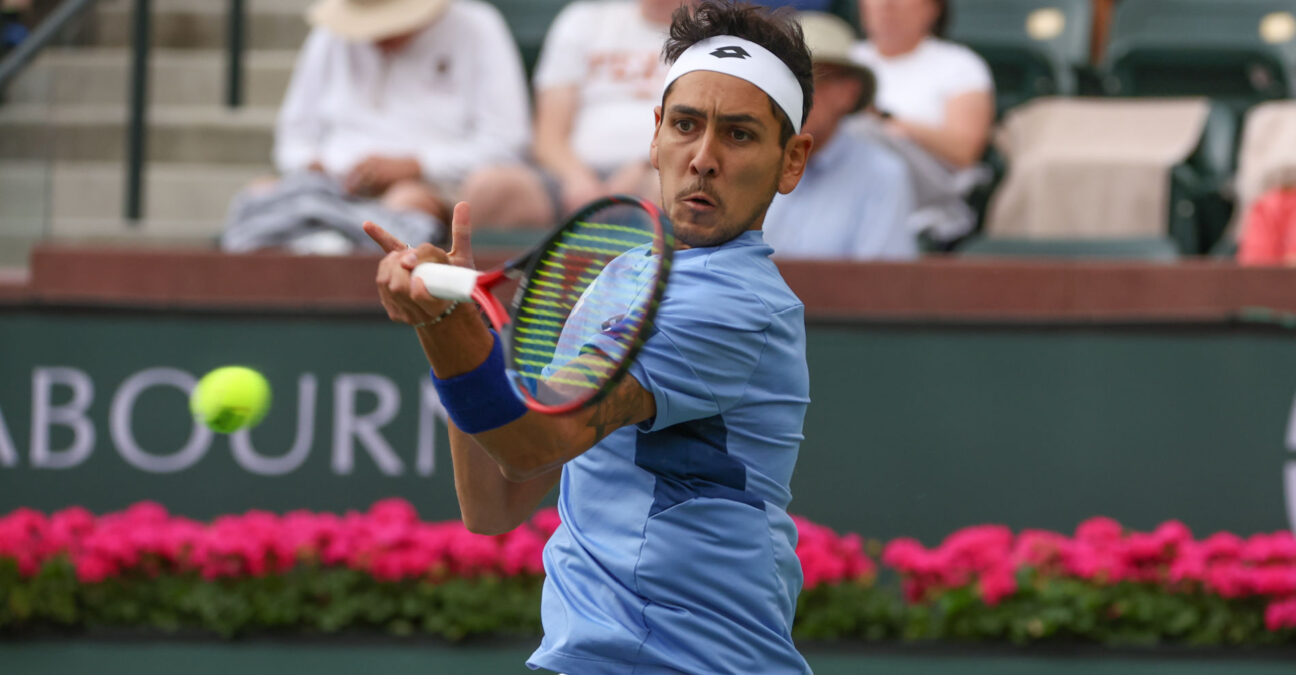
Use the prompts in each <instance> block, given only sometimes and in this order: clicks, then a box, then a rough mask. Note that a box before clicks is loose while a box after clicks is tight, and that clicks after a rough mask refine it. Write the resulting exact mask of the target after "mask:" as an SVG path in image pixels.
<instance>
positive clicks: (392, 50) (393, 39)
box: [374, 30, 419, 56]
mask: <svg viewBox="0 0 1296 675" xmlns="http://www.w3.org/2000/svg"><path fill="white" fill-rule="evenodd" d="M418 34H419V31H417V30H415V31H410V32H408V33H401V34H399V35H392V36H389V37H385V38H382V39H381V40H377V41H375V42H374V44H375V45H377V47H378V49H379V50H380V51H381V52H382V53H384V54H386V55H388V56H391V55H393V54H396V53H398V52H400V51H401V50H403V49H405V48H406V47H408V46H409V43H411V42H413V41H414V38H415V36H417V35H418Z"/></svg>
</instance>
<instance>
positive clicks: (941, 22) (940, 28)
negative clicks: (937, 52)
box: [931, 0, 950, 38]
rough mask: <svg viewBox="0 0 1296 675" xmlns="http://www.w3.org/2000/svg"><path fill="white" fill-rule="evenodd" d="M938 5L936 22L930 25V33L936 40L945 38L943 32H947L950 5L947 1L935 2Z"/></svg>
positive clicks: (938, 0) (936, 0)
mask: <svg viewBox="0 0 1296 675" xmlns="http://www.w3.org/2000/svg"><path fill="white" fill-rule="evenodd" d="M935 2H936V4H938V5H940V11H938V12H936V21H935V22H934V23H932V27H931V32H932V35H935V36H936V37H938V38H943V37H945V31H947V30H949V24H950V5H949V0H935Z"/></svg>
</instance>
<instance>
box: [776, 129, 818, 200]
mask: <svg viewBox="0 0 1296 675" xmlns="http://www.w3.org/2000/svg"><path fill="white" fill-rule="evenodd" d="M813 147H814V137H813V136H811V135H810V134H797V135H796V136H793V137H792V138H789V139H788V144H787V147H786V148H784V149H783V173H782V174H780V175H779V183H778V191H779V192H780V193H782V194H787V193H789V192H791V191H792V190H793V189H795V188H796V186H797V183H800V182H801V176H802V175H803V174H804V173H805V168H806V162H807V161H808V160H809V159H810V150H811V148H813Z"/></svg>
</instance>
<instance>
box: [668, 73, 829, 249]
mask: <svg viewBox="0 0 1296 675" xmlns="http://www.w3.org/2000/svg"><path fill="white" fill-rule="evenodd" d="M656 119H657V131H656V133H655V134H654V136H653V142H652V149H651V157H652V165H653V167H654V168H656V169H657V170H658V171H659V173H660V177H661V191H662V205H663V207H664V209H665V211H666V214H667V215H669V216H670V219H671V221H672V222H673V224H674V226H675V236H676V237H677V238H678V239H679V241H680V243H681V244H682V245H683V246H684V247H689V248H692V247H699V246H716V245H719V244H722V243H724V242H726V241H729V240H730V239H733V238H734V237H737V236H738V235H739V234H742V233H743V232H744V231H746V230H754V229H759V228H760V226H761V223H762V222H763V221H764V218H765V209H766V208H768V207H769V203H770V200H772V199H773V198H774V193H775V192H776V191H778V192H784V193H786V192H791V191H792V188H794V187H796V184H797V182H798V181H799V180H800V179H801V174H802V172H803V171H804V170H805V159H806V155H807V154H808V152H809V149H810V137H809V135H807V134H801V135H798V136H795V137H793V139H791V140H790V141H789V142H788V144H787V149H786V150H785V148H784V146H783V145H782V144H780V143H779V132H780V122H779V119H778V118H777V117H775V114H774V110H773V107H772V106H771V104H770V99H769V97H768V96H766V95H765V92H763V91H761V90H760V89H759V88H757V87H756V86H755V85H753V84H751V83H749V82H747V81H745V80H742V79H739V78H737V77H733V76H731V75H725V74H723V73H714V72H709V71H695V72H692V73H688V74H687V75H684V76H683V77H681V78H679V79H678V80H676V81H675V84H674V85H673V86H672V87H671V90H670V93H669V95H668V96H667V97H666V100H665V101H664V102H663V105H662V107H659V108H658V109H657V110H656Z"/></svg>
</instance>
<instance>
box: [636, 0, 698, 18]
mask: <svg viewBox="0 0 1296 675" xmlns="http://www.w3.org/2000/svg"><path fill="white" fill-rule="evenodd" d="M695 4H697V0H639V11H640V12H641V13H642V14H643V17H644V18H645V19H647V20H649V21H651V22H653V23H670V18H671V13H672V12H674V11H675V10H677V9H679V7H680V5H695Z"/></svg>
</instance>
